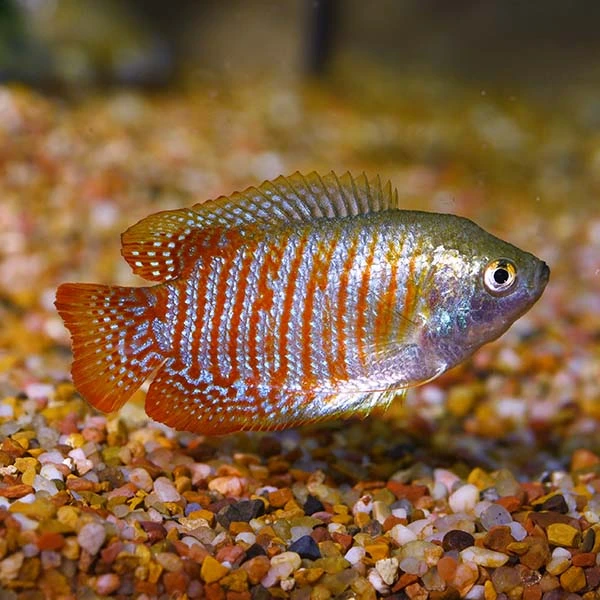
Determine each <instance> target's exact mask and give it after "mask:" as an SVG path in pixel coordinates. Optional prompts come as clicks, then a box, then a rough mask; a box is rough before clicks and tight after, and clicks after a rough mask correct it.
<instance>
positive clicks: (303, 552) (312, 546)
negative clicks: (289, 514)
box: [288, 535, 321, 560]
mask: <svg viewBox="0 0 600 600" xmlns="http://www.w3.org/2000/svg"><path fill="white" fill-rule="evenodd" d="M288 550H289V551H290V552H296V553H297V554H299V555H300V558H308V559H309V560H317V559H318V558H321V551H320V550H319V546H318V545H317V542H315V540H313V539H312V538H311V537H310V535H303V536H302V537H301V538H298V539H297V540H296V541H295V542H294V543H293V544H291V545H290V547H289V548H288Z"/></svg>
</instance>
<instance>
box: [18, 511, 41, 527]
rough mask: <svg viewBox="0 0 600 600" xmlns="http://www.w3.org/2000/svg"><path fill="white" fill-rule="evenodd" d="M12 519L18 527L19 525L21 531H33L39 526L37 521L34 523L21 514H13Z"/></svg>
mask: <svg viewBox="0 0 600 600" xmlns="http://www.w3.org/2000/svg"><path fill="white" fill-rule="evenodd" d="M12 518H13V519H14V520H15V521H18V522H19V525H21V529H22V530H23V531H35V530H36V529H37V528H38V526H39V522H38V521H35V520H34V519H30V518H29V517H26V516H25V515H22V514H21V513H13V514H12Z"/></svg>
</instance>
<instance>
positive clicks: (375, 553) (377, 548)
mask: <svg viewBox="0 0 600 600" xmlns="http://www.w3.org/2000/svg"><path fill="white" fill-rule="evenodd" d="M365 552H366V553H367V554H368V555H369V556H370V557H371V558H372V559H373V560H374V561H378V560H381V559H382V558H387V556H388V554H389V552H390V549H389V547H388V545H387V544H368V545H367V546H365Z"/></svg>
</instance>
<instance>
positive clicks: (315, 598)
mask: <svg viewBox="0 0 600 600" xmlns="http://www.w3.org/2000/svg"><path fill="white" fill-rule="evenodd" d="M329 598H331V590H330V589H329V588H328V587H326V586H324V585H322V584H320V583H319V584H317V585H315V587H314V588H313V589H312V590H311V591H310V600H329Z"/></svg>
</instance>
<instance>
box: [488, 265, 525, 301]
mask: <svg viewBox="0 0 600 600" xmlns="http://www.w3.org/2000/svg"><path fill="white" fill-rule="evenodd" d="M516 280H517V267H516V266H515V264H514V263H513V262H511V261H510V260H508V259H506V258H499V259H498V260H493V261H492V262H491V263H490V264H489V265H488V266H487V267H486V268H485V272H484V274H483V284H484V285H485V289H486V290H487V291H488V292H489V293H490V294H492V295H494V296H502V295H504V294H506V293H507V292H508V291H510V289H511V288H512V287H513V285H514V284H515V281H516Z"/></svg>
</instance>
